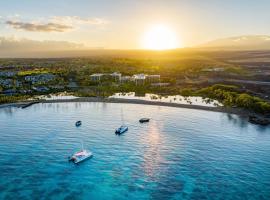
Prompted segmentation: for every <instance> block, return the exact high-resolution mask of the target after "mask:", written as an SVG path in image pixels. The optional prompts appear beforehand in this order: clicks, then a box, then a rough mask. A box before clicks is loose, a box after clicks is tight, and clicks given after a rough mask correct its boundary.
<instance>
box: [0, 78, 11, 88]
mask: <svg viewBox="0 0 270 200" xmlns="http://www.w3.org/2000/svg"><path fill="white" fill-rule="evenodd" d="M0 86H2V87H4V88H11V87H13V80H12V79H0Z"/></svg>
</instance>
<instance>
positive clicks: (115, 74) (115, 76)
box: [110, 72, 122, 81]
mask: <svg viewBox="0 0 270 200" xmlns="http://www.w3.org/2000/svg"><path fill="white" fill-rule="evenodd" d="M110 76H111V77H112V78H113V79H114V81H121V77H122V74H121V73H118V72H113V73H112V74H110Z"/></svg>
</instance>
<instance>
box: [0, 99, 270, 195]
mask: <svg viewBox="0 0 270 200" xmlns="http://www.w3.org/2000/svg"><path fill="white" fill-rule="evenodd" d="M121 110H123V121H124V122H125V124H127V125H128V126H129V131H128V132H126V133H125V134H124V135H121V136H116V135H115V134H114V130H115V128H117V127H118V126H119V125H120V124H121V121H122V117H121ZM140 117H150V118H151V121H150V123H148V124H140V123H138V119H139V118H140ZM77 120H82V126H81V127H79V128H76V127H75V124H74V123H75V122H76V121H77ZM0 125H1V130H0V141H1V142H0V152H1V153H0V154H1V156H0V172H1V173H0V199H57V200H58V199H87V200H88V199H120V200H121V199H130V200H131V199H270V192H269V191H270V128H263V127H260V126H255V125H252V124H249V123H247V122H246V121H245V120H242V119H240V118H238V117H237V116H235V115H227V114H222V113H215V112H209V111H201V110H191V109H184V108H171V107H159V106H149V105H132V104H106V103H55V104H35V105H33V106H31V107H28V108H26V109H20V108H4V109H0ZM81 140H83V141H84V147H85V148H88V149H90V150H91V151H92V152H93V154H94V157H93V158H92V159H91V160H87V161H85V162H84V163H81V164H80V165H74V164H72V163H69V162H68V161H67V157H68V156H70V155H71V154H72V153H73V152H74V151H77V150H78V149H80V141H81Z"/></svg>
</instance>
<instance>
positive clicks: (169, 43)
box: [142, 25, 181, 50]
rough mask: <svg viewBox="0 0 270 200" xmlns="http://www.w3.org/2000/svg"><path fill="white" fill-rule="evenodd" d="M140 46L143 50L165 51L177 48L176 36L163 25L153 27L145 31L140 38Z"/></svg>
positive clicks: (178, 45)
mask: <svg viewBox="0 0 270 200" xmlns="http://www.w3.org/2000/svg"><path fill="white" fill-rule="evenodd" d="M142 46H143V48H145V49H153V50H165V49H175V48H179V47H180V46H181V45H180V44H179V41H178V38H177V37H176V34H175V33H174V32H173V31H172V30H171V29H170V28H169V27H167V26H165V25H155V26H152V27H151V28H150V29H149V30H147V31H146V33H145V34H144V36H143V38H142Z"/></svg>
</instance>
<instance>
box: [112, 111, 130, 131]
mask: <svg viewBox="0 0 270 200" xmlns="http://www.w3.org/2000/svg"><path fill="white" fill-rule="evenodd" d="M121 121H122V126H120V127H119V128H117V129H116V130H115V134H116V135H121V134H123V133H125V132H127V131H128V127H127V126H126V125H124V117H123V110H122V109H121Z"/></svg>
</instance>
